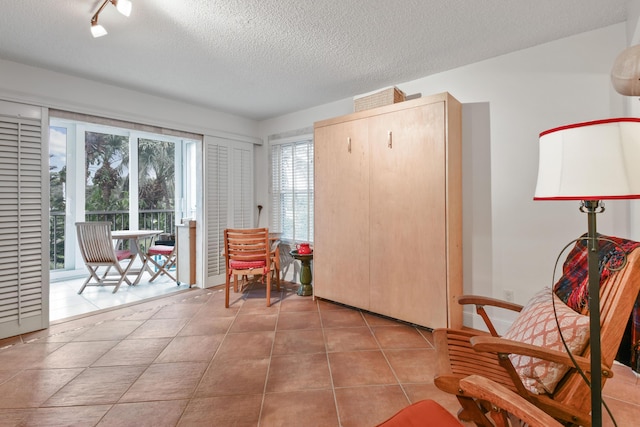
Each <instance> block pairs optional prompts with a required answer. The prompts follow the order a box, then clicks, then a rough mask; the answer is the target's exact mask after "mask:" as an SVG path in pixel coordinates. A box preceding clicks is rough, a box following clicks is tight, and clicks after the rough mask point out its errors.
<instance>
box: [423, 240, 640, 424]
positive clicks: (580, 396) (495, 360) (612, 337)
mask: <svg viewBox="0 0 640 427" xmlns="http://www.w3.org/2000/svg"><path fill="white" fill-rule="evenodd" d="M639 258H640V249H636V250H634V251H633V252H631V253H630V254H629V255H628V257H627V264H626V265H625V266H624V268H623V269H621V270H619V271H617V272H612V273H611V274H610V275H609V276H608V278H607V279H606V281H605V282H602V283H601V288H600V316H601V319H600V322H601V347H602V376H603V378H602V386H603V387H604V384H605V381H606V379H607V378H609V377H611V376H612V375H613V374H612V372H611V366H612V364H613V361H614V358H615V357H616V353H617V350H618V347H619V345H620V342H621V340H622V336H623V334H624V330H625V326H626V325H627V321H628V320H629V316H630V314H631V311H632V309H633V306H634V303H635V301H636V299H637V297H638V292H639V291H640V260H639ZM459 303H460V304H474V305H475V306H476V311H477V313H478V314H479V315H480V316H481V317H482V318H483V319H484V321H485V323H486V324H487V328H488V330H489V331H490V334H487V333H484V334H483V333H480V332H477V331H475V332H474V331H470V330H454V329H437V330H435V331H434V333H433V336H434V340H435V347H436V351H437V362H436V363H437V367H436V372H437V373H436V376H435V380H434V383H435V385H436V386H437V387H438V388H439V389H441V390H443V391H445V392H448V393H451V394H455V395H456V396H457V398H458V401H459V402H460V405H461V407H462V409H461V410H460V412H459V413H458V417H459V418H460V419H462V420H465V421H471V422H474V423H475V424H476V425H478V426H483V427H489V426H494V423H491V421H490V420H489V418H488V417H487V412H488V411H489V409H490V408H489V405H487V404H486V402H483V401H482V400H480V399H475V398H473V397H471V396H469V395H468V394H466V393H465V392H464V391H463V390H462V388H461V386H460V381H461V380H462V379H463V378H465V377H468V376H469V375H473V374H477V375H480V376H483V377H486V378H488V379H490V380H492V381H495V382H497V383H498V384H502V385H504V386H505V387H506V388H508V389H510V390H512V391H515V392H516V393H518V394H519V395H521V396H523V397H524V398H525V399H526V400H528V401H530V402H532V403H533V404H534V405H535V406H537V407H539V408H541V409H542V410H543V411H545V412H546V413H548V414H549V415H551V416H553V417H554V418H555V419H557V420H559V421H560V422H562V423H563V424H564V425H566V426H591V418H590V412H591V394H590V389H589V386H588V385H587V384H586V382H585V380H584V379H583V378H582V377H581V374H580V372H579V371H578V370H577V369H575V368H574V367H573V366H574V364H573V362H572V361H571V359H570V358H569V356H568V355H567V353H566V352H561V351H555V350H554V351H552V350H549V349H546V348H544V347H539V346H534V345H531V344H524V343H522V342H518V341H513V340H507V339H504V338H501V337H499V336H498V334H497V332H496V329H495V327H494V326H493V325H492V323H491V321H490V319H489V317H488V315H487V313H486V312H485V309H484V307H485V306H493V307H499V308H502V309H509V310H514V311H521V310H522V308H523V307H522V306H520V305H517V304H513V303H509V302H504V301H500V300H496V299H493V298H487V297H473V296H464V297H461V298H459ZM511 354H521V355H527V356H531V357H535V358H539V359H543V360H548V361H552V362H556V363H560V364H564V365H566V366H569V367H570V369H569V371H568V372H567V373H566V374H565V375H564V376H563V377H562V379H561V380H560V382H559V383H558V385H557V386H556V388H555V390H554V391H553V392H552V393H551V394H549V393H543V394H536V393H533V392H531V391H530V390H529V389H527V388H526V387H525V386H524V384H523V382H522V380H521V378H520V376H519V375H518V373H517V372H516V370H515V368H514V366H513V364H512V362H511V360H510V358H509V355H511ZM574 358H575V360H576V362H577V364H578V365H579V366H580V368H581V369H582V370H583V371H584V372H585V373H586V376H587V378H590V359H589V346H588V345H587V347H586V349H585V350H584V351H583V352H582V353H580V354H579V355H577V356H574ZM498 424H499V423H498Z"/></svg>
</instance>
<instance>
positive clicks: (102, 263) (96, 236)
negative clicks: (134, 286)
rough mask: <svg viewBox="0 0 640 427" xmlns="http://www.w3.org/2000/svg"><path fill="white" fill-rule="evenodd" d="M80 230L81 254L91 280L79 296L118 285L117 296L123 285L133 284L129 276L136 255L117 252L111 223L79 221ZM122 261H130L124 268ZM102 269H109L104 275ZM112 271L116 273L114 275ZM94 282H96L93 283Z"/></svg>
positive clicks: (115, 289) (77, 229)
mask: <svg viewBox="0 0 640 427" xmlns="http://www.w3.org/2000/svg"><path fill="white" fill-rule="evenodd" d="M76 231H77V235H78V245H79V246H80V253H81V254H82V259H83V260H84V263H85V265H86V266H87V269H88V270H89V277H87V280H85V282H84V283H83V284H82V286H81V287H80V290H79V291H78V293H79V294H81V293H82V292H83V291H84V289H85V288H86V287H87V286H115V288H114V289H113V293H114V294H115V293H116V292H117V291H118V288H120V285H121V284H122V282H126V283H127V284H129V285H131V282H130V281H129V279H128V278H127V273H128V272H129V269H130V268H131V266H132V265H133V260H134V259H135V257H136V254H135V253H132V252H131V251H129V250H116V249H115V247H114V243H113V238H112V237H111V223H110V222H77V223H76ZM122 261H128V263H127V264H126V266H125V267H124V268H123V266H122V265H121V262H122ZM100 267H106V271H105V272H104V274H102V275H100V274H99V273H98V269H99V268H100ZM112 268H113V269H114V270H115V272H113V273H112V272H111V269H112ZM91 279H94V280H95V282H91Z"/></svg>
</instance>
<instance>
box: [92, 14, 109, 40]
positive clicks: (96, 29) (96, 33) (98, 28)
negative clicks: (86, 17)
mask: <svg viewBox="0 0 640 427" xmlns="http://www.w3.org/2000/svg"><path fill="white" fill-rule="evenodd" d="M91 35H92V36H93V37H102V36H106V35H107V30H105V29H104V27H103V26H102V25H100V24H98V16H97V15H96V16H94V17H93V19H91Z"/></svg>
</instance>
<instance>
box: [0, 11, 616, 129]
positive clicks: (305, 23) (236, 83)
mask: <svg viewBox="0 0 640 427" xmlns="http://www.w3.org/2000/svg"><path fill="white" fill-rule="evenodd" d="M101 3H102V0H47V1H43V0H0V7H1V8H0V11H1V12H0V58H2V59H8V60H12V61H16V62H21V63H24V64H28V65H34V66H39V67H43V68H48V69H52V70H56V71H60V72H63V73H67V74H72V75H76V76H80V77H84V78H88V79H92V80H96V81H100V82H105V83H109V84H114V85H118V86H122V87H126V88H130V89H135V90H138V91H141V92H146V93H149V94H154V95H159V96H163V97H167V98H172V99H176V100H181V101H185V102H188V103H191V104H196V105H201V106H205V107H209V108H213V109H217V110H221V111H225V112H229V113H233V114H237V115H241V116H244V117H248V118H253V119H258V120H261V119H266V118H270V117H275V116H279V115H282V114H285V113H289V112H292V111H297V110H300V109H304V108H308V107H312V106H315V105H320V104H324V103H327V102H331V101H336V100H339V99H343V98H346V97H351V96H354V95H358V94H361V93H364V92H369V91H372V90H376V89H378V88H381V87H385V86H390V85H394V84H398V83H402V82H406V81H410V80H413V79H416V78H419V77H424V76H427V75H430V74H433V73H437V72H441V71H445V70H448V69H452V68H455V67H459V66H462V65H466V64H470V63H473V62H477V61H480V60H483V59H487V58H491V57H495V56H498V55H501V54H505V53H508V52H513V51H516V50H519V49H523V48H527V47H530V46H534V45H537V44H541V43H545V42H548V41H552V40H556V39H559V38H563V37H566V36H570V35H573V34H577V33H581V32H584V31H589V30H592V29H596V28H601V27H604V26H608V25H612V24H615V23H619V22H622V21H624V20H625V19H626V14H627V9H626V6H627V0H607V1H603V0H537V1H532V0H509V1H504V0H474V1H472V0H447V1H442V0H396V1H390V0H360V1H354V0H260V1H254V0H245V1H240V0H133V12H132V13H131V16H130V17H129V18H126V17H124V16H122V15H120V14H119V13H118V12H117V11H116V9H115V7H113V6H111V5H107V7H106V8H105V9H104V11H103V12H102V13H101V14H100V19H99V22H100V24H102V25H103V26H104V27H105V28H106V29H107V31H109V34H108V35H107V36H105V37H101V38H98V39H94V38H92V37H91V34H90V30H89V27H90V24H89V21H90V19H91V16H92V15H93V14H94V13H95V11H96V10H97V9H98V7H99V6H100V4H101ZM0 78H2V77H1V76H0Z"/></svg>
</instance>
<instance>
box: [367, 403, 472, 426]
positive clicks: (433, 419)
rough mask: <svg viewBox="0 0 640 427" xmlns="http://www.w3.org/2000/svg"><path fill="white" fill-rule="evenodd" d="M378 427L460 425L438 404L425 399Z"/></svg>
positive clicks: (460, 424)
mask: <svg viewBox="0 0 640 427" xmlns="http://www.w3.org/2000/svg"><path fill="white" fill-rule="evenodd" d="M378 427H462V423H460V421H458V420H457V419H456V417H454V416H453V415H452V414H451V413H450V412H449V411H447V410H446V409H444V408H443V407H442V406H440V404H438V403H437V402H435V401H434V400H431V399H426V400H420V401H418V402H416V403H414V404H413V405H409V406H407V407H406V408H404V409H402V410H400V411H399V412H398V413H396V414H395V415H394V416H393V417H391V418H389V419H388V420H386V421H384V422H383V423H382V424H378Z"/></svg>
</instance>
